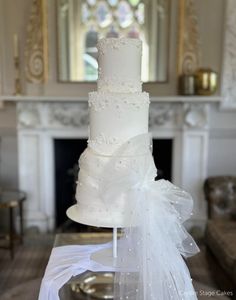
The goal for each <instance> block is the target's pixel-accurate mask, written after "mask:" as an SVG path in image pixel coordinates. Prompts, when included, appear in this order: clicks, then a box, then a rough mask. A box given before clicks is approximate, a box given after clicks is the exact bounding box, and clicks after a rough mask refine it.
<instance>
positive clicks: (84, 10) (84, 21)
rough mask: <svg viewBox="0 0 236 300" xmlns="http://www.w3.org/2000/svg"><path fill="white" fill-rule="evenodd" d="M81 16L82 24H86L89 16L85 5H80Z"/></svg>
mask: <svg viewBox="0 0 236 300" xmlns="http://www.w3.org/2000/svg"><path fill="white" fill-rule="evenodd" d="M81 14H82V16H81V19H82V23H86V22H87V21H88V19H89V16H90V12H89V9H88V5H87V4H86V3H83V4H82V9H81Z"/></svg>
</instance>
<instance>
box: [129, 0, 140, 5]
mask: <svg viewBox="0 0 236 300" xmlns="http://www.w3.org/2000/svg"><path fill="white" fill-rule="evenodd" d="M139 2H140V0H129V3H130V4H131V5H132V6H136V5H138V4H139Z"/></svg>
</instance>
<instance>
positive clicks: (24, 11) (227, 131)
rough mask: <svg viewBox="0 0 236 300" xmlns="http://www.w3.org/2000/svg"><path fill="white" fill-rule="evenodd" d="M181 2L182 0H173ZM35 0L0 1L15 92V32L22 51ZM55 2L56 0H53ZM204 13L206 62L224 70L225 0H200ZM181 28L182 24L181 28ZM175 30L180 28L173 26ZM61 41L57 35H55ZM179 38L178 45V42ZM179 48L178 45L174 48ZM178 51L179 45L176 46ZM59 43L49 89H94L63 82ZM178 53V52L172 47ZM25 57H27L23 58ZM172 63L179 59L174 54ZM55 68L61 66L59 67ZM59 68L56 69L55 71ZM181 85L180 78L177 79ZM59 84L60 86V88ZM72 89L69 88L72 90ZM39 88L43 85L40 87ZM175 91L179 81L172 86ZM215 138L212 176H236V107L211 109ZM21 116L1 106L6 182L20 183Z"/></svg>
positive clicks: (8, 82)
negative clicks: (18, 123)
mask: <svg viewBox="0 0 236 300" xmlns="http://www.w3.org/2000/svg"><path fill="white" fill-rule="evenodd" d="M172 1H173V3H175V5H176V1H175V0H172ZM31 2H32V0H17V1H16V0H8V1H6V0H0V8H1V9H0V22H1V23H0V25H1V26H0V93H1V94H12V93H13V90H14V85H13V77H14V73H13V61H12V56H13V49H12V44H13V34H14V33H18V35H19V36H20V38H21V50H23V49H22V48H23V45H24V43H25V30H26V24H27V16H28V15H29V11H30V4H31ZM48 3H50V5H51V6H52V5H53V3H54V0H50V1H48ZM196 8H197V12H198V18H199V25H200V34H201V43H202V59H201V62H202V66H206V67H211V68H212V69H214V70H216V71H218V72H219V73H220V71H221V64H222V45H223V16H224V9H225V0H196ZM54 17H55V15H53V14H51V15H50V22H51V23H50V26H49V32H50V33H51V34H53V24H54V21H55V19H54ZM176 28H177V27H176ZM172 29H174V28H172ZM176 35H177V31H176V29H175V30H173V31H172V37H173V36H175V37H176ZM51 40H52V41H54V42H55V34H54V37H53V38H52V39H51ZM175 45H176V43H173V44H172V47H174V46H175ZM174 50H175V49H174ZM172 51H173V49H172ZM54 52H55V43H54V46H53V45H51V48H50V61H51V62H52V63H51V64H50V68H51V71H50V72H51V73H50V78H49V86H48V87H47V88H45V91H49V93H51V92H52V91H54V93H55V90H56V91H58V93H61V91H64V92H65V93H66V91H68V89H73V90H74V91H75V93H77V94H78V95H86V94H87V91H88V90H90V89H93V88H94V86H93V85H80V86H76V87H75V85H63V84H61V85H59V84H56V83H55V82H54V83H52V82H53V80H54V81H55V76H56V75H55V71H52V67H53V63H54V64H55V62H56V59H55V57H56V54H55V53H54ZM172 56H173V52H172ZM22 58H23V57H22ZM171 62H172V63H174V62H175V58H173V57H172V60H171ZM54 70H55V68H54ZM53 72H54V73H53ZM174 85H175V83H174ZM55 87H57V89H55ZM67 88H68V89H67ZM147 88H148V90H149V91H150V92H151V94H152V95H153V96H154V95H159V94H168V93H169V91H170V90H169V89H168V88H166V86H165V85H161V87H160V85H155V84H154V85H152V86H147ZM35 91H36V93H37V89H35ZM171 92H173V85H171ZM210 118H211V125H210V141H209V162H208V170H209V175H220V174H235V175H236V159H235V155H234V153H236V121H235V120H236V112H222V111H220V110H219V108H218V106H216V105H215V106H213V107H212V108H211V113H210ZM15 120H16V118H15V106H14V105H12V104H7V105H5V108H4V109H3V110H0V140H1V143H0V151H1V153H0V157H1V163H0V185H1V182H2V183H4V185H10V186H14V185H17V142H16V134H15V132H16V130H15V127H16V123H15V122H16V121H15Z"/></svg>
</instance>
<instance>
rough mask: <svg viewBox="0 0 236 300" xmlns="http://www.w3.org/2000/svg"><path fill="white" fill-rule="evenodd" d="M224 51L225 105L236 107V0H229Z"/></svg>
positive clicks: (223, 79)
mask: <svg viewBox="0 0 236 300" xmlns="http://www.w3.org/2000/svg"><path fill="white" fill-rule="evenodd" d="M226 5H227V7H226V14H225V37H224V40H225V41H224V51H223V74H222V95H223V97H224V103H223V106H227V107H232V108H236V84H235V80H236V26H235V20H236V1H235V0H227V2H226Z"/></svg>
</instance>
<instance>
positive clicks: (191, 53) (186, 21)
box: [178, 0, 201, 75]
mask: <svg viewBox="0 0 236 300" xmlns="http://www.w3.org/2000/svg"><path fill="white" fill-rule="evenodd" d="M178 43H179V45H178V51H179V59H178V74H179V75H180V74H192V73H194V71H195V70H196V69H197V68H198V67H199V64H200V58H201V49H200V34H199V24H198V17H197V11H196V7H195V0H179V41H178Z"/></svg>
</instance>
